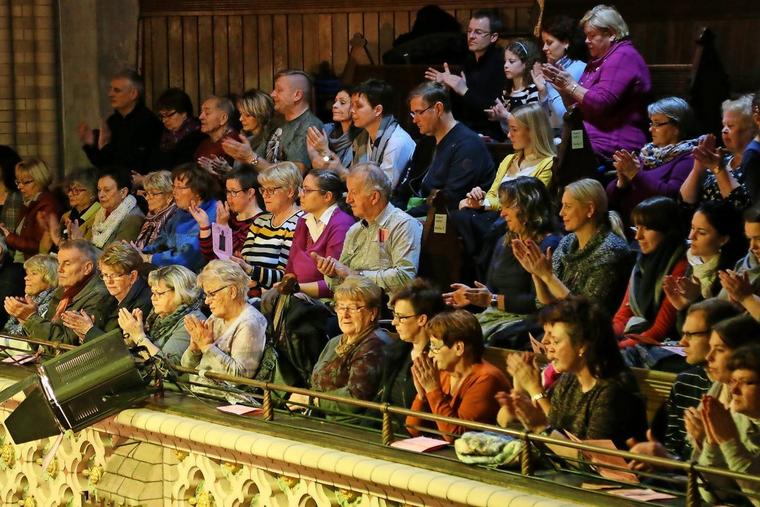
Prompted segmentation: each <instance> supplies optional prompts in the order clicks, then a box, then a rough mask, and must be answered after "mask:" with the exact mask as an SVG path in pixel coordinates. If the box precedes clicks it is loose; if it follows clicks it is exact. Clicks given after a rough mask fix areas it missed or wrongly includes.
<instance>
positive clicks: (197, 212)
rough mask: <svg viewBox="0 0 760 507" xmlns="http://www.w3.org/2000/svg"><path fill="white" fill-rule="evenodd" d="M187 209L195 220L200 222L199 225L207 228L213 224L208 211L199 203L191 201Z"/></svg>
mask: <svg viewBox="0 0 760 507" xmlns="http://www.w3.org/2000/svg"><path fill="white" fill-rule="evenodd" d="M187 210H188V211H189V212H190V214H191V215H193V218H194V219H195V221H196V222H198V226H199V227H201V228H203V229H206V228H207V227H210V226H211V220H210V219H209V217H208V213H206V210H204V209H203V208H201V207H200V206H198V203H195V202H193V203H190V206H189V207H188V209H187Z"/></svg>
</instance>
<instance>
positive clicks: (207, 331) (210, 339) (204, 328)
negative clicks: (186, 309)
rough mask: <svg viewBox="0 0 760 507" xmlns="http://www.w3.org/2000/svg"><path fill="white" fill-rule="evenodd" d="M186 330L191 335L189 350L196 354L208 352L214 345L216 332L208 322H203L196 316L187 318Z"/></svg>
mask: <svg viewBox="0 0 760 507" xmlns="http://www.w3.org/2000/svg"><path fill="white" fill-rule="evenodd" d="M184 323H185V329H186V330H187V333H188V334H189V335H190V345H189V349H190V350H191V351H194V352H206V350H207V349H208V348H209V347H210V346H211V345H213V344H214V332H213V330H212V329H211V325H210V324H209V323H208V320H201V319H199V318H198V317H196V316H195V315H192V314H190V315H186V316H185V320H184Z"/></svg>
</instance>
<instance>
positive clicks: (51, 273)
mask: <svg viewBox="0 0 760 507" xmlns="http://www.w3.org/2000/svg"><path fill="white" fill-rule="evenodd" d="M24 270H25V271H26V272H27V273H39V274H41V275H42V279H43V280H44V281H45V283H47V284H48V285H50V286H51V287H53V288H55V287H58V259H56V258H55V257H53V256H52V255H48V254H37V255H33V256H32V257H29V259H27V260H26V262H24Z"/></svg>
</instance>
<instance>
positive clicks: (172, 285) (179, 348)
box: [119, 266, 206, 362]
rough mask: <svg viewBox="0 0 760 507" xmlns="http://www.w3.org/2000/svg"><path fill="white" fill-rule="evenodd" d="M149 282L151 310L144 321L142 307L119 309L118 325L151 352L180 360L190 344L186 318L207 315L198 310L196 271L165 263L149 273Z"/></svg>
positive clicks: (125, 333) (127, 337) (130, 339)
mask: <svg viewBox="0 0 760 507" xmlns="http://www.w3.org/2000/svg"><path fill="white" fill-rule="evenodd" d="M148 285H150V289H151V295H150V298H151V302H152V303H153V309H152V310H151V311H150V313H149V314H148V316H147V318H146V319H145V321H144V324H143V312H142V310H140V309H139V308H135V309H134V310H132V311H131V312H130V311H129V310H127V309H126V308H120V309H119V327H121V330H122V332H123V333H124V338H126V339H127V340H129V341H130V342H131V343H134V344H135V345H137V346H138V347H145V348H146V349H147V350H148V353H149V354H150V355H155V354H158V353H160V354H161V355H163V356H164V357H166V358H167V359H170V360H171V361H174V362H179V360H180V358H181V357H182V354H184V353H185V350H187V347H188V345H189V344H190V335H189V334H188V332H187V329H185V323H184V319H185V317H186V316H188V315H192V316H194V317H196V318H198V319H205V318H206V317H205V315H203V313H201V311H200V306H201V299H200V298H199V297H198V288H197V287H196V276H195V273H193V272H192V271H190V270H189V269H187V268H186V267H184V266H164V267H162V268H158V269H156V270H154V271H151V272H150V275H148Z"/></svg>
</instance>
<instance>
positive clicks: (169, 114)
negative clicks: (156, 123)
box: [158, 111, 177, 121]
mask: <svg viewBox="0 0 760 507" xmlns="http://www.w3.org/2000/svg"><path fill="white" fill-rule="evenodd" d="M175 114H177V111H167V112H166V113H159V114H158V117H159V118H161V121H166V120H168V119H169V118H171V117H172V116H174V115H175Z"/></svg>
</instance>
